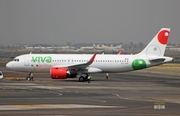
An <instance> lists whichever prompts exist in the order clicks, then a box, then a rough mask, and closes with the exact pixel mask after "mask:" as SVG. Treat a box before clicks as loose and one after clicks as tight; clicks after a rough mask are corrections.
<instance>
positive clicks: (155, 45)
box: [139, 28, 170, 58]
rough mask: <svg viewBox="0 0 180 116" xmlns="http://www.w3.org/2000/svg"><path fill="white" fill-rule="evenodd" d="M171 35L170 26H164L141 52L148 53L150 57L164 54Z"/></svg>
mask: <svg viewBox="0 0 180 116" xmlns="http://www.w3.org/2000/svg"><path fill="white" fill-rule="evenodd" d="M169 35H170V28H162V29H161V30H160V31H159V32H158V33H157V34H156V36H155V37H154V38H153V39H152V40H151V42H150V43H149V44H148V45H147V46H146V47H145V48H144V49H143V50H142V51H141V52H140V53H139V54H143V55H146V56H147V57H148V58H157V57H160V56H164V52H165V49H166V46H167V42H168V37H169Z"/></svg>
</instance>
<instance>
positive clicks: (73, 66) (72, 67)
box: [53, 53, 97, 70]
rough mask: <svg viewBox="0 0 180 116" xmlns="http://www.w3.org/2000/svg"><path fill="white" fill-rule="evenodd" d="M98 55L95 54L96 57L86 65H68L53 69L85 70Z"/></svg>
mask: <svg viewBox="0 0 180 116" xmlns="http://www.w3.org/2000/svg"><path fill="white" fill-rule="evenodd" d="M96 54H97V53H94V55H93V56H92V57H91V59H90V60H89V61H88V62H86V63H78V64H68V65H57V66H53V67H64V68H68V69H70V70H79V69H80V70H83V69H85V68H86V67H88V66H89V65H90V64H92V63H93V61H94V59H95V57H96Z"/></svg>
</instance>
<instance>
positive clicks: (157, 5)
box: [0, 0, 180, 45]
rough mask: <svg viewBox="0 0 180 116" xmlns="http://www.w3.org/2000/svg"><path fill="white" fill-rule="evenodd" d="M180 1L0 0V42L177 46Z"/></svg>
mask: <svg viewBox="0 0 180 116" xmlns="http://www.w3.org/2000/svg"><path fill="white" fill-rule="evenodd" d="M179 5H180V0H0V40H1V41H0V44H1V45H2V44H17V43H22V44H35V43H39V44H66V43H67V42H71V43H83V42H85V43H120V42H123V43H129V42H130V41H132V42H134V43H139V42H143V43H148V42H149V41H150V40H151V39H152V38H153V37H154V36H155V34H156V33H157V32H158V31H159V30H160V28H162V27H170V28H171V35H170V38H169V42H171V43H179V44H180V37H179V35H180V7H179Z"/></svg>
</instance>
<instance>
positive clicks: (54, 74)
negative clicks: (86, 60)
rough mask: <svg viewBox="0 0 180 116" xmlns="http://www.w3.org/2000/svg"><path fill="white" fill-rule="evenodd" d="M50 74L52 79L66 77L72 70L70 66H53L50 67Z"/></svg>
mask: <svg viewBox="0 0 180 116" xmlns="http://www.w3.org/2000/svg"><path fill="white" fill-rule="evenodd" d="M50 75H51V78H52V79H66V78H67V77H68V75H70V72H69V70H68V68H62V67H53V68H51V69H50Z"/></svg>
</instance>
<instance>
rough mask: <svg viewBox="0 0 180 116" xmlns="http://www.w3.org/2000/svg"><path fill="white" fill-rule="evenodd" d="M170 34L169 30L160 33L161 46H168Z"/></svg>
mask: <svg viewBox="0 0 180 116" xmlns="http://www.w3.org/2000/svg"><path fill="white" fill-rule="evenodd" d="M169 34H170V32H169V31H168V30H162V31H161V32H159V34H158V41H159V42H160V43H161V44H167V41H168V37H169Z"/></svg>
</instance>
